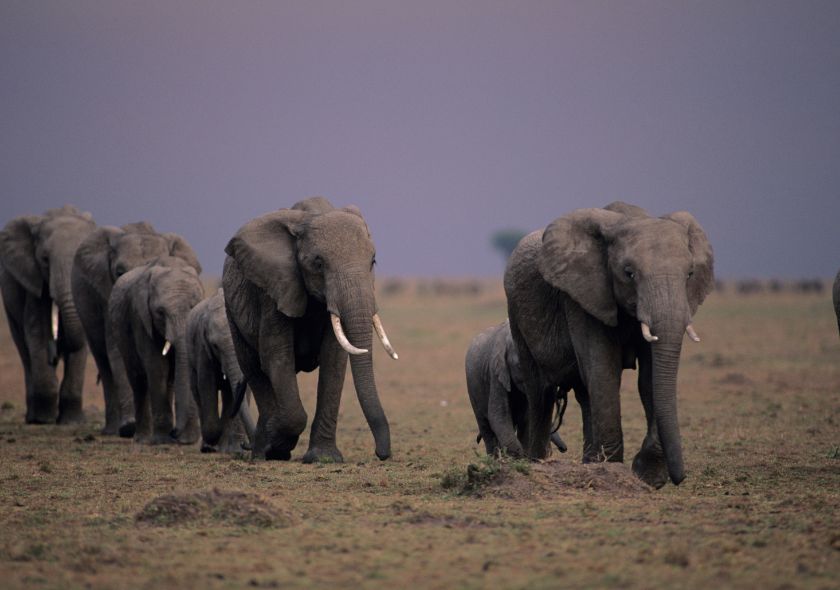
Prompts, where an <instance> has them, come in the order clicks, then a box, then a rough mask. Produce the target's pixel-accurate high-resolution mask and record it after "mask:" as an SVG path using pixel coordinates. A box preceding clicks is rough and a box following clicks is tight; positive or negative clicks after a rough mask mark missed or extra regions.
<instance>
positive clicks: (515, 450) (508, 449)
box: [494, 440, 525, 459]
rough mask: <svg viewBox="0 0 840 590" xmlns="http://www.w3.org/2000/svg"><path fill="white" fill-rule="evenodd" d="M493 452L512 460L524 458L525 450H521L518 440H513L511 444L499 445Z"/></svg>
mask: <svg viewBox="0 0 840 590" xmlns="http://www.w3.org/2000/svg"><path fill="white" fill-rule="evenodd" d="M495 452H498V453H502V454H503V455H507V456H508V457H510V458H512V459H521V458H523V457H525V450H524V449H523V448H522V445H521V444H520V443H519V441H518V440H514V441H513V442H509V443H507V444H499V446H498V447H497V448H496V449H495ZM495 452H494V454H495Z"/></svg>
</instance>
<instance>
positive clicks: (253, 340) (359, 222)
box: [222, 197, 398, 463]
mask: <svg viewBox="0 0 840 590" xmlns="http://www.w3.org/2000/svg"><path fill="white" fill-rule="evenodd" d="M225 252H226V253H227V257H226V259H225V263H224V269H223V271H222V287H223V289H224V296H225V306H226V311H227V316H228V322H229V324H230V329H231V336H232V337H233V344H234V349H235V350H236V356H237V358H238V359H239V365H240V367H241V368H242V372H243V374H244V376H245V379H246V380H247V382H248V385H249V386H250V387H251V390H252V392H253V395H254V399H255V400H256V402H257V408H258V410H259V418H258V420H257V428H256V432H255V436H254V439H255V440H254V448H253V455H254V456H255V457H263V458H265V459H268V460H289V459H290V458H291V452H292V450H293V449H294V448H295V446H296V445H297V442H298V438H299V436H300V434H301V433H302V432H303V430H304V429H305V428H306V422H307V415H306V411H305V410H304V408H303V405H302V404H301V401H300V396H299V394H298V385H297V377H296V374H297V373H298V372H300V371H305V372H311V371H313V370H315V369H316V368H319V367H320V369H319V374H318V388H317V389H318V393H317V402H316V404H317V405H316V410H315V417H314V419H313V421H312V429H311V433H310V438H309V448H308V450H307V451H306V454H305V455H304V457H303V461H304V463H311V462H314V461H337V462H340V461H343V456H342V454H341V452H340V451H339V450H338V447H337V446H336V440H335V437H336V421H337V418H338V407H339V402H340V400H341V391H342V387H343V383H344V375H345V373H346V367H347V359H348V355H349V358H350V366H351V371H352V375H353V382H354V384H355V386H356V392H357V395H358V398H359V404H360V406H361V408H362V411H363V413H364V415H365V418H366V419H367V423H368V426H369V427H370V429H371V431H372V432H373V437H374V440H375V444H376V451H375V452H376V456H377V457H378V458H379V459H381V460H385V459H387V458H388V457H390V456H391V435H390V427H389V425H388V420H387V418H386V417H385V412H384V410H383V409H382V405H381V403H380V401H379V395H378V393H377V389H376V381H375V379H374V372H373V355H372V352H371V351H370V345H371V341H372V331H373V330H375V331H376V333H377V335H378V337H379V340H380V341H381V342H382V344H383V346H384V347H385V349H386V351H387V352H388V354H389V355H390V356H391V357H392V358H394V359H396V358H398V357H397V353H396V352H395V351H394V349H393V347H392V346H391V344H390V342H389V340H388V336H387V334H386V333H385V330H384V328H383V327H382V322H381V321H380V319H379V315H378V313H377V307H376V298H375V296H374V264H375V256H374V255H375V250H374V245H373V242H372V240H371V237H370V232H369V230H368V227H367V224H366V223H365V220H364V218H363V217H362V214H361V212H360V211H359V210H358V208H356V207H346V208H343V209H336V208H335V207H333V206H332V204H331V203H330V202H329V201H328V200H327V199H325V198H323V197H311V198H309V199H305V200H303V201H300V202H298V203H296V204H295V205H294V206H293V207H292V208H291V209H280V210H278V211H274V212H271V213H267V214H265V215H263V216H261V217H257V218H256V219H253V220H251V221H250V222H248V223H246V224H245V225H244V226H242V227H241V228H240V229H239V231H238V232H237V233H236V234H235V235H234V237H233V238H231V240H230V241H229V242H228V244H227V246H226V248H225Z"/></svg>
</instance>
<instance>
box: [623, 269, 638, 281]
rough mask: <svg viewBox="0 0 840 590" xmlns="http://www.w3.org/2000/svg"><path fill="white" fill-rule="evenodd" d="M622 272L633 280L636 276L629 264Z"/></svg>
mask: <svg viewBox="0 0 840 590" xmlns="http://www.w3.org/2000/svg"><path fill="white" fill-rule="evenodd" d="M624 274H626V275H627V278H628V279H630V280H633V279H635V278H636V272H635V271H634V270H633V269H632V268H630V267H629V266H628V267H626V268H625V269H624Z"/></svg>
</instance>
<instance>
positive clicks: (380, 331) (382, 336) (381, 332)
mask: <svg viewBox="0 0 840 590" xmlns="http://www.w3.org/2000/svg"><path fill="white" fill-rule="evenodd" d="M373 327H374V329H375V330H376V335H377V336H379V340H381V341H382V346H383V347H384V348H385V350H386V351H388V354H390V355H391V358H392V359H394V360H397V359H398V358H400V355H398V354H397V351H396V350H394V347H393V346H391V342H390V341H389V340H388V335H387V334H386V333H385V328H384V327H383V326H382V320H380V319H379V314H378V313H375V314H373Z"/></svg>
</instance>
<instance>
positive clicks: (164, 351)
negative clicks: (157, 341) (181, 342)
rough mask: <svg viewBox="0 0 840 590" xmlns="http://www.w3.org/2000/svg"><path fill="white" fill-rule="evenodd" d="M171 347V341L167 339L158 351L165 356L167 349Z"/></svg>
mask: <svg viewBox="0 0 840 590" xmlns="http://www.w3.org/2000/svg"><path fill="white" fill-rule="evenodd" d="M170 348H172V343H171V342H170V341H169V340H167V341H166V342H164V343H163V350H162V351H161V352H160V353H161V354H162V355H163V356H166V355H167V354H168V353H169V349H170Z"/></svg>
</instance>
